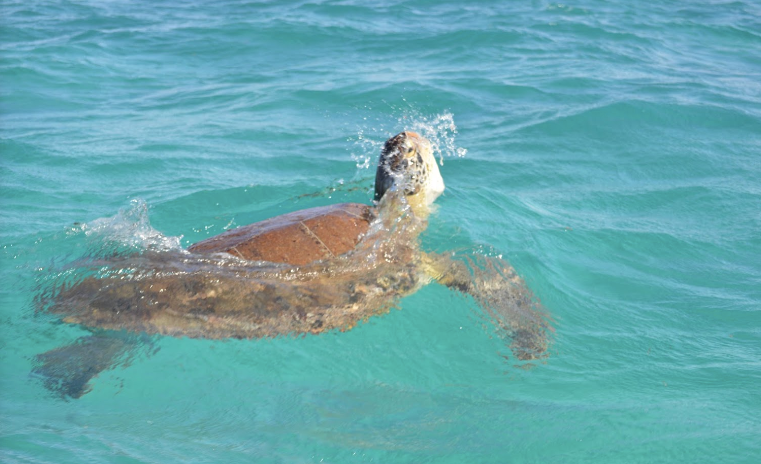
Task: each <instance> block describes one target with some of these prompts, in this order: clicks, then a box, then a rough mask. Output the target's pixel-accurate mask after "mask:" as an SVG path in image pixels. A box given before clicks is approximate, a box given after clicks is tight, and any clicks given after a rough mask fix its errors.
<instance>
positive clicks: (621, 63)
mask: <svg viewBox="0 0 761 464" xmlns="http://www.w3.org/2000/svg"><path fill="white" fill-rule="evenodd" d="M0 17H1V18H2V20H1V22H0V28H1V31H2V32H0V53H1V54H0V176H1V177H0V181H1V186H0V189H1V190H0V192H1V193H0V202H1V203H0V249H1V251H2V253H0V260H1V261H0V265H1V269H2V274H0V461H2V462H6V463H83V462H87V463H96V462H108V463H111V462H113V463H138V462H140V463H170V462H199V463H200V462H256V463H318V462H326V463H328V462H332V463H349V462H377V463H424V462H425V463H427V462H431V463H470V462H473V463H508V462H509V463H544V462H563V463H577V462H578V463H582V462H583V463H637V462H642V463H671V462H674V463H688V462H690V463H698V462H701V463H702V462H705V463H723V462H726V463H755V462H759V461H758V459H759V456H761V419H759V418H761V3H759V2H758V0H736V1H720V0H715V1H711V0H705V1H670V0H669V1H667V0H656V1H653V2H631V1H623V0H612V1H606V2H602V1H592V0H577V1H571V2H570V3H554V2H547V1H539V0H537V1H530V2H528V1H527V2H517V1H516V2H486V1H480V2H469V1H468V2H464V1H460V2H452V1H409V0H402V1H376V2H358V1H351V0H346V1H319V0H315V1H283V2H275V1H265V2H259V3H249V2H244V1H229V0H221V1H216V2H200V1H193V0H190V1H178V2H153V1H147V0H134V1H61V2H42V1H36V0H24V1H17V0H4V1H3V2H2V4H0ZM402 130H415V131H417V132H419V133H421V134H423V135H425V136H426V137H428V138H429V139H430V140H431V142H432V143H433V144H434V148H435V152H436V156H437V158H438V159H439V160H440V162H441V166H440V170H441V173H442V176H443V177H444V180H445V182H446V186H447V190H446V192H445V193H444V195H443V196H441V197H440V198H439V200H438V201H437V205H438V206H437V210H436V211H435V213H434V215H433V216H432V217H431V218H430V221H429V225H428V230H427V231H426V233H425V234H424V235H423V237H422V245H421V246H422V247H423V248H424V249H425V250H426V251H439V252H444V251H449V250H453V251H457V252H458V253H466V254H467V253H469V254H471V255H485V256H502V257H503V258H504V259H506V260H508V261H509V262H510V263H511V265H512V266H513V267H514V268H515V270H516V271H517V273H518V274H519V275H520V276H522V277H523V279H524V280H525V282H526V285H527V286H528V287H529V288H530V289H531V290H532V291H533V293H534V294H535V295H536V298H537V299H538V300H539V301H541V304H542V306H543V307H544V308H545V310H546V311H547V313H548V314H549V315H550V316H551V326H552V328H553V333H552V345H551V347H550V351H549V356H548V357H546V359H543V360H541V361H540V362H536V363H532V364H533V367H531V366H526V365H521V364H519V363H516V362H515V359H514V358H513V355H512V354H511V352H510V350H509V349H508V341H506V340H505V339H504V338H503V337H501V336H500V334H499V333H498V332H497V331H496V330H495V328H494V327H493V326H492V325H491V324H490V323H489V320H488V318H484V315H483V313H482V311H481V309H480V308H479V307H478V305H477V304H475V302H474V301H473V299H472V298H470V297H466V296H463V295H460V294H458V293H455V292H452V291H450V290H448V289H447V288H446V287H444V286H441V285H436V284H432V285H429V286H426V287H424V288H423V289H421V290H420V291H418V292H417V293H415V294H413V295H411V296H408V297H405V298H403V299H401V300H400V301H399V302H398V305H397V308H396V309H392V310H391V311H390V312H389V313H387V314H385V315H382V316H378V317H374V318H371V319H369V320H368V321H366V322H364V323H362V324H359V325H358V326H357V327H356V328H354V329H353V330H350V331H347V332H340V331H339V332H330V333H324V334H321V335H310V336H305V337H280V338H275V339H261V340H202V339H189V338H172V337H154V339H153V348H154V349H153V350H152V351H151V353H142V354H140V355H137V356H135V357H134V358H132V359H131V360H130V362H126V363H122V364H119V365H117V366H115V367H114V368H113V369H110V370H105V371H104V372H102V373H101V374H100V375H99V376H97V377H96V378H94V379H93V381H92V384H91V386H92V391H90V392H89V393H87V394H86V395H84V396H82V397H81V398H79V399H64V398H61V397H59V396H56V395H54V394H52V393H51V392H50V391H48V390H47V389H46V388H45V386H44V384H43V382H42V381H41V379H40V378H38V377H37V376H35V375H33V374H32V371H33V369H34V366H35V359H36V358H35V356H36V355H38V354H40V353H43V352H45V351H48V350H51V349H54V348H56V347H60V346H64V345H67V344H69V343H72V342H73V341H74V340H76V339H77V338H78V337H81V336H83V335H85V334H87V333H88V332H87V330H86V329H85V328H83V327H80V326H76V325H71V324H63V323H61V322H60V320H59V319H57V318H56V317H53V316H51V315H48V314H45V313H40V312H39V311H37V309H36V304H35V302H36V301H37V300H38V296H39V292H40V286H41V285H42V284H43V283H44V282H46V281H47V280H48V279H50V278H53V277H55V276H60V275H61V274H62V273H65V272H66V269H67V266H69V265H71V263H73V262H75V261H76V260H77V259H79V258H81V257H82V256H85V255H87V254H88V253H97V250H98V248H99V247H100V246H101V245H102V244H103V243H105V242H109V243H112V244H113V243H116V244H117V245H118V246H119V247H122V248H123V249H127V250H132V251H133V252H135V251H136V250H137V252H139V250H141V249H146V248H150V247H152V246H154V245H156V244H157V243H158V244H162V243H163V244H167V243H168V244H170V245H172V246H178V245H181V246H187V245H189V244H191V243H194V242H196V241H198V240H201V239H204V238H207V237H210V236H212V235H215V234H218V233H220V232H222V231H224V230H227V229H231V228H234V227H236V226H240V225H245V224H249V223H252V222H256V221H259V220H262V219H265V218H267V217H271V216H275V215H278V214H283V213H287V212H290V211H295V210H298V209H302V208H308V207H313V206H320V205H326V204H331V203H338V202H345V201H352V202H364V203H369V202H370V201H371V200H372V192H373V190H372V189H373V180H374V176H375V163H376V160H377V157H378V153H379V150H380V148H381V146H382V144H383V142H384V141H385V140H386V139H387V138H388V137H390V136H392V135H394V134H396V133H398V132H400V131H402Z"/></svg>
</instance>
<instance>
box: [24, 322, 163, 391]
mask: <svg viewBox="0 0 761 464" xmlns="http://www.w3.org/2000/svg"><path fill="white" fill-rule="evenodd" d="M147 338H148V337H146V336H144V335H139V334H132V333H122V332H106V331H103V332H99V333H94V334H91V335H87V336H84V337H81V338H79V339H77V340H76V341H75V342H74V343H72V344H70V345H66V346H62V347H60V348H55V349H52V350H50V351H47V352H45V353H42V354H39V355H37V356H35V358H34V361H35V364H36V365H35V367H34V368H33V369H32V373H33V374H34V375H36V376H38V377H40V378H41V379H42V382H43V384H44V385H45V388H47V389H48V390H49V391H51V392H52V393H54V394H56V395H57V396H60V397H61V398H63V399H68V398H79V397H81V396H82V395H84V394H85V393H87V392H89V391H90V389H91V388H92V386H91V385H90V380H91V379H92V378H93V377H96V376H97V375H98V374H99V373H100V372H102V371H104V370H107V369H111V368H113V367H115V366H116V365H118V364H124V363H127V362H129V360H130V359H132V357H134V355H135V354H136V353H137V352H138V350H140V349H141V348H143V347H145V346H150V341H149V340H147ZM146 342H147V343H148V345H146Z"/></svg>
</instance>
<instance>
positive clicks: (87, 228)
mask: <svg viewBox="0 0 761 464" xmlns="http://www.w3.org/2000/svg"><path fill="white" fill-rule="evenodd" d="M82 230H83V231H84V232H85V235H87V236H88V237H91V238H93V239H95V240H97V241H100V242H102V243H103V244H105V245H110V246H109V248H113V247H116V248H124V247H127V248H132V249H138V250H156V251H170V250H181V249H182V246H181V245H180V240H181V239H182V236H178V237H167V236H166V235H164V234H162V233H161V232H159V231H158V230H156V229H154V228H153V227H151V223H150V221H149V219H148V205H147V204H146V203H145V201H144V200H141V199H134V200H132V201H131V202H130V207H129V208H125V209H122V210H119V212H118V213H117V214H116V215H115V216H112V217H108V218H100V219H95V220H93V221H90V222H88V223H87V224H84V225H83V226H82Z"/></svg>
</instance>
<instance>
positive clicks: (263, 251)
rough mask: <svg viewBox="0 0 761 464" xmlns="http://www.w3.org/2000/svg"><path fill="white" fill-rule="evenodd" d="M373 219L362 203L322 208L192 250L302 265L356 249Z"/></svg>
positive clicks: (211, 240) (222, 236) (256, 225)
mask: <svg viewBox="0 0 761 464" xmlns="http://www.w3.org/2000/svg"><path fill="white" fill-rule="evenodd" d="M373 218H374V214H373V208H372V207H370V206H368V205H363V204H360V203H341V204H337V205H330V206H321V207H317V208H310V209H305V210H301V211H294V212H293V213H288V214H284V215H282V216H277V217H274V218H270V219H266V220H264V221H261V222H256V223H254V224H250V225H247V226H243V227H238V228H237V229H233V230H229V231H227V232H224V233H222V234H219V235H217V236H214V237H211V238H208V239H206V240H203V241H201V242H198V243H195V244H193V245H191V246H190V247H189V248H188V250H189V251H191V252H194V253H229V254H231V255H234V256H238V257H239V258H243V259H247V260H252V261H269V262H273V263H287V264H292V265H295V266H301V265H304V264H307V263H311V262H312V261H316V260H318V259H325V258H330V257H334V256H339V255H342V254H344V253H346V252H348V251H350V250H352V249H353V248H354V247H355V246H356V245H357V243H359V240H360V239H361V238H362V236H363V234H365V233H366V232H367V229H368V227H369V225H370V221H372V220H373Z"/></svg>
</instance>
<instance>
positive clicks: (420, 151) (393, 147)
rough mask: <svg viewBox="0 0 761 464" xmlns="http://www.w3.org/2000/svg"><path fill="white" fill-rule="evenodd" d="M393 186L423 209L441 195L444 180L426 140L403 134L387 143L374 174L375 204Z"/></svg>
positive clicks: (429, 144)
mask: <svg viewBox="0 0 761 464" xmlns="http://www.w3.org/2000/svg"><path fill="white" fill-rule="evenodd" d="M392 186H397V188H398V189H399V190H400V191H401V190H403V191H404V194H405V195H406V196H407V197H408V199H409V200H413V199H414V200H415V201H414V203H418V204H420V205H421V206H424V207H427V206H429V205H430V204H431V203H433V202H434V200H436V198H437V197H438V196H439V195H441V193H442V192H443V191H444V179H442V178H441V173H440V172H439V167H438V166H437V165H436V158H434V157H433V153H432V151H431V142H429V141H428V140H427V139H426V138H425V137H423V136H421V135H418V134H416V133H415V132H402V133H400V134H398V135H395V136H393V137H391V138H390V139H388V140H386V143H385V145H383V150H381V154H380V159H379V160H378V170H377V171H376V173H375V201H379V200H380V199H381V198H382V197H383V195H384V194H385V193H386V191H388V190H389V189H390V188H391V187H392ZM409 197H413V198H409ZM411 203H413V202H411Z"/></svg>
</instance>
